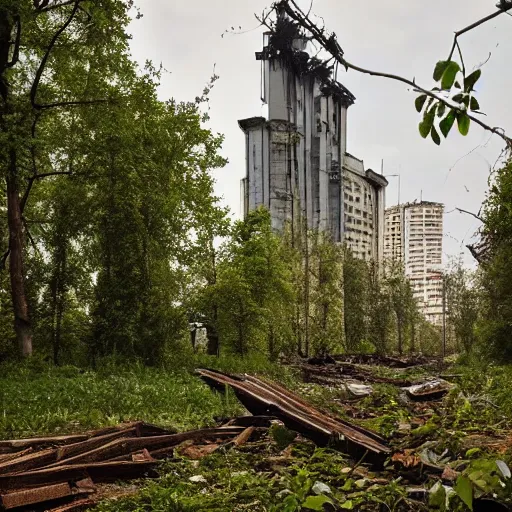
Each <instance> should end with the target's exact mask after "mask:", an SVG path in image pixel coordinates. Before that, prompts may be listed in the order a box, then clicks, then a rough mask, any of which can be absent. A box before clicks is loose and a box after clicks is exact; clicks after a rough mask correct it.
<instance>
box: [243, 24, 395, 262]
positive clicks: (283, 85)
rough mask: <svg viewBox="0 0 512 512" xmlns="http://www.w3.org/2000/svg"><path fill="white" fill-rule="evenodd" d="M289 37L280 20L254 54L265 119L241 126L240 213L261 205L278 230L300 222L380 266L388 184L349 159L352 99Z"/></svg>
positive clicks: (297, 39)
mask: <svg viewBox="0 0 512 512" xmlns="http://www.w3.org/2000/svg"><path fill="white" fill-rule="evenodd" d="M293 30H294V28H293V25H292V24H291V23H290V22H289V21H287V20H286V19H284V18H281V19H280V20H279V21H278V26H277V29H276V32H275V33H274V34H267V35H266V36H265V38H266V39H265V43H264V48H263V51H262V52H258V53H257V54H256V57H257V59H258V60H260V61H261V64H262V100H263V102H264V103H266V104H267V105H268V118H264V117H253V118H249V119H243V120H241V121H239V125H240V128H241V129H242V130H243V132H244V133H245V137H246V177H245V178H244V179H243V180H242V184H241V185H242V186H241V194H242V210H243V213H244V215H247V213H248V212H249V211H250V210H253V209H254V208H257V207H258V206H265V207H266V208H268V209H269V211H270V214H271V219H272V227H273V228H274V229H275V230H276V231H282V230H283V228H284V226H285V225H286V223H287V222H289V223H292V224H294V225H296V226H297V225H299V223H300V222H305V223H306V225H307V226H308V228H310V229H318V230H320V231H323V232H328V233H330V235H331V236H332V239H333V240H334V241H335V242H343V241H345V242H346V243H347V245H349V247H351V248H352V249H353V251H354V253H355V254H356V255H358V256H359V257H361V258H364V259H375V260H380V259H381V257H382V254H383V252H382V251H383V229H384V206H385V205H384V201H385V194H384V193H385V187H386V185H387V181H386V179H385V178H384V176H382V175H379V174H377V173H374V172H373V171H371V170H368V171H366V170H365V169H364V165H363V162H362V161H361V160H358V159H356V158H354V157H353V156H351V155H349V154H348V153H347V109H348V107H350V106H351V105H352V104H353V103H354V100H355V97H354V96H353V95H352V93H351V92H350V91H348V89H346V88H345V87H344V86H343V85H341V84H340V83H338V82H336V81H335V80H333V79H332V78H331V77H330V75H331V72H330V70H329V69H328V68H327V67H326V66H325V64H322V63H321V62H320V61H318V60H317V59H312V58H310V56H309V55H308V53H306V51H305V50H306V46H307V41H306V40H304V39H302V38H301V37H300V34H298V33H297V34H295V35H293V36H290V35H289V34H290V33H292V34H293ZM282 34H288V36H284V35H282Z"/></svg>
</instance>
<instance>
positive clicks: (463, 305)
mask: <svg viewBox="0 0 512 512" xmlns="http://www.w3.org/2000/svg"><path fill="white" fill-rule="evenodd" d="M445 279H446V284H445V286H446V308H447V311H448V325H449V327H451V328H452V329H453V333H454V335H455V342H456V346H455V348H456V350H457V351H459V350H460V344H462V347H463V348H464V350H465V352H466V353H471V352H472V350H473V347H474V346H475V344H476V341H477V335H476V326H477V322H478V318H479V313H480V307H481V303H480V302H481V301H480V290H479V285H478V280H477V279H476V275H475V273H474V272H472V271H470V270H468V269H467V268H465V267H464V264H463V262H462V259H460V258H459V259H457V260H454V261H452V262H451V267H450V269H449V272H448V273H447V274H446V277H445Z"/></svg>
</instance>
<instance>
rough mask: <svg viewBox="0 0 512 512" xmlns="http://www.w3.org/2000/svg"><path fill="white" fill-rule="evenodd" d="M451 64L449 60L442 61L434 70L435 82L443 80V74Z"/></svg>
mask: <svg viewBox="0 0 512 512" xmlns="http://www.w3.org/2000/svg"><path fill="white" fill-rule="evenodd" d="M449 63H450V61H449V60H440V61H439V62H438V63H437V64H436V67H435V69H434V80H435V81H436V82H439V80H441V77H442V76H443V73H444V72H445V70H446V68H447V67H448V64H449Z"/></svg>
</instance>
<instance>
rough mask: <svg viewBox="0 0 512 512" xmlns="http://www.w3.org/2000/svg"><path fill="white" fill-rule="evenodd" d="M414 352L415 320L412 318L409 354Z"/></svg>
mask: <svg viewBox="0 0 512 512" xmlns="http://www.w3.org/2000/svg"><path fill="white" fill-rule="evenodd" d="M414 352H416V319H415V318H413V319H412V322H411V354H414Z"/></svg>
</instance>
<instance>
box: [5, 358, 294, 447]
mask: <svg viewBox="0 0 512 512" xmlns="http://www.w3.org/2000/svg"><path fill="white" fill-rule="evenodd" d="M201 366H204V367H210V368H217V369H220V370H223V371H231V372H242V371H244V370H245V371H247V372H251V373H258V374H264V375H268V376H270V377H274V378H275V377H276V376H278V375H279V376H280V377H281V380H283V379H284V380H287V379H288V380H292V377H291V376H290V375H291V374H289V372H286V371H283V370H282V369H281V368H279V367H277V366H276V365H272V364H269V363H268V362H266V361H265V360H263V359H259V358H251V359H246V360H240V359H237V358H223V359H220V360H219V359H217V358H212V357H207V356H194V355H185V356H183V357H180V358H176V359H174V360H170V361H167V362H166V364H165V365H164V366H162V367H161V368H147V367H144V366H142V365H131V366H128V367H123V366H120V365H114V364H112V363H111V362H108V361H104V362H102V364H101V365H100V366H99V368H98V370H97V371H91V370H80V369H78V368H75V367H64V368H55V367H52V366H50V365H47V364H43V363H41V362H40V361H38V360H34V361H32V362H29V363H25V364H21V365H9V366H8V365H4V366H2V367H0V439H7V438H20V437H26V436H34V435H39V434H49V433H68V432H75V431H81V430H85V429H93V428H100V427H103V426H109V425H115V424H118V423H121V422H126V421H133V420H141V421H146V422H150V423H155V424H158V425H160V426H164V427H172V428H176V429H178V430H189V429H193V428H198V427H203V426H209V425H213V424H214V423H215V418H218V417H232V416H234V415H236V414H241V413H243V411H244V409H243V407H242V406H241V405H240V404H239V402H238V401H237V400H236V398H235V397H234V395H233V394H232V393H228V394H227V395H226V396H222V395H219V394H217V393H212V392H211V391H210V389H209V388H208V386H206V385H205V384H204V383H203V382H202V381H201V380H200V379H199V378H198V377H196V376H195V375H194V374H193V370H194V369H195V368H197V367H201Z"/></svg>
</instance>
